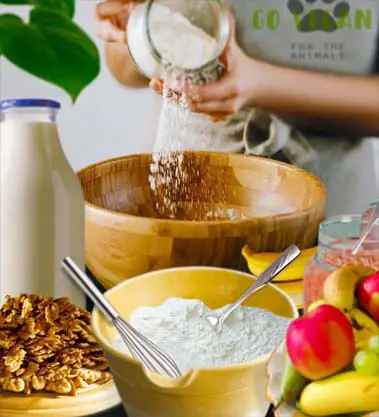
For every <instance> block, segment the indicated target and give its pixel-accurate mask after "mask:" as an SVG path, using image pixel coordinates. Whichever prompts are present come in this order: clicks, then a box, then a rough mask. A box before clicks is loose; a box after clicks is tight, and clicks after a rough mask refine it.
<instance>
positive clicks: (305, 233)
mask: <svg viewBox="0 0 379 417" xmlns="http://www.w3.org/2000/svg"><path fill="white" fill-rule="evenodd" d="M182 156H183V154H182ZM175 158H176V159H175ZM178 158H179V157H178V156H177V155H176V157H173V162H171V163H170V167H169V169H168V171H169V174H168V178H169V179H170V181H169V184H168V186H167V187H165V186H162V185H161V186H158V187H156V188H155V190H154V187H152V186H151V175H152V169H151V164H152V155H150V154H142V155H130V156H124V157H120V158H115V159H110V160H106V161H102V162H99V163H96V164H93V165H90V166H88V167H86V168H84V169H82V170H80V171H79V172H78V176H79V179H80V181H81V184H82V187H83V190H84V197H85V201H86V262H87V266H88V267H89V269H90V270H91V272H92V273H93V274H94V275H95V276H96V278H97V279H98V280H99V281H100V282H101V283H102V285H103V286H104V287H105V288H110V287H113V286H114V285H115V284H117V283H119V282H120V281H122V280H124V279H126V278H131V277H134V276H136V275H139V274H142V273H144V272H147V271H151V270H156V269H161V268H168V267H176V266H189V265H208V266H224V267H229V268H236V269H241V268H244V265H245V262H244V261H243V258H242V255H241V249H242V247H243V245H244V244H246V243H247V244H248V245H249V246H250V248H251V249H252V250H253V251H256V252H279V251H282V250H284V249H285V248H286V247H287V246H289V245H290V244H292V243H296V244H297V245H298V246H299V247H300V248H301V249H304V248H308V247H310V246H312V245H314V243H315V240H316V237H317V231H318V225H319V223H320V222H321V220H322V218H323V214H324V207H325V189H324V187H323V185H322V183H321V182H320V181H319V180H318V179H317V178H316V177H315V176H313V175H312V174H310V173H308V172H306V171H303V170H300V169H298V168H295V167H293V166H291V165H288V164H283V163H280V162H276V161H273V160H270V159H265V158H257V157H253V156H245V155H238V154H225V153H212V152H185V153H184V158H182V159H178ZM177 164H181V165H180V167H181V168H180V170H177V169H176V167H177ZM155 167H156V165H155ZM158 171H159V172H160V173H162V172H163V171H162V166H160V167H159V170H158ZM166 171H167V169H166ZM166 171H165V172H166ZM154 172H155V173H153V178H155V179H156V177H157V175H158V173H157V169H155V170H154ZM178 172H179V173H178ZM167 197H168V198H169V200H170V203H174V206H175V209H176V214H175V215H176V216H177V218H176V219H172V218H162V217H169V216H170V215H172V213H173V212H172V207H171V205H172V204H171V205H170V204H167V201H166V200H164V198H167ZM162 207H165V208H168V209H167V210H165V209H163V210H162ZM209 213H211V216H210V217H209ZM213 213H216V214H213ZM220 213H221V214H220ZM205 218H208V219H210V220H204V219H205ZM183 219H186V220H183ZM188 219H195V220H188ZM198 219H202V220H198Z"/></svg>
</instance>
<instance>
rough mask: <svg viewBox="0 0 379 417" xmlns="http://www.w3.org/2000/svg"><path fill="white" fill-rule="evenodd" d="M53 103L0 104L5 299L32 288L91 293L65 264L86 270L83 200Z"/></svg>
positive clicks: (76, 298) (1, 292) (0, 257)
mask: <svg viewBox="0 0 379 417" xmlns="http://www.w3.org/2000/svg"><path fill="white" fill-rule="evenodd" d="M59 109H60V104H59V103H58V102H56V101H53V100H40V99H14V100H4V101H0V158H1V159H0V185H1V188H0V303H2V302H3V301H4V298H5V296H6V295H8V294H9V295H12V296H14V295H17V294H19V293H33V294H41V295H44V296H53V297H69V298H70V300H71V301H72V302H73V303H75V304H77V305H79V306H81V307H85V297H84V296H83V294H82V293H81V292H80V290H78V289H77V287H76V286H75V285H74V284H72V283H71V282H70V281H69V280H68V279H67V278H66V277H65V275H64V273H63V271H62V270H61V267H60V264H61V261H62V259H63V258H64V257H65V256H71V257H72V258H73V259H75V261H76V262H77V263H78V265H80V266H81V267H82V268H83V267H84V200H83V194H82V190H81V186H80V183H79V181H78V179H77V177H76V175H75V173H74V171H73V170H72V168H71V166H70V164H69V163H68V161H67V159H66V156H65V154H64V152H63V149H62V146H61V143H60V140H59V136H58V129H57V125H56V117H57V114H58V111H59Z"/></svg>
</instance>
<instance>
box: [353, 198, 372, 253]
mask: <svg viewBox="0 0 379 417" xmlns="http://www.w3.org/2000/svg"><path fill="white" fill-rule="evenodd" d="M376 225H379V203H377V204H376V205H375V207H374V210H373V211H372V213H371V216H370V218H369V219H368V222H367V224H366V227H365V229H364V231H363V233H362V234H361V237H360V238H359V240H358V241H357V242H356V243H355V245H354V246H353V249H352V250H351V253H352V255H356V254H357V253H358V251H359V250H360V248H361V246H362V244H363V242H364V241H365V240H366V239H367V236H368V235H369V234H370V232H371V229H372V228H373V227H374V226H376Z"/></svg>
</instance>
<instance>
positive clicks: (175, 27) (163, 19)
mask: <svg viewBox="0 0 379 417" xmlns="http://www.w3.org/2000/svg"><path fill="white" fill-rule="evenodd" d="M150 33H151V39H152V41H153V44H154V46H155V48H156V50H157V51H158V52H159V53H160V55H161V56H162V57H163V58H164V61H165V63H169V64H170V65H173V66H177V67H180V68H186V69H194V68H200V67H201V66H203V65H204V64H206V63H208V62H209V61H211V60H212V59H213V58H214V57H215V54H216V51H217V47H218V43H217V41H216V39H215V38H213V37H211V36H210V35H209V34H208V33H206V32H204V31H203V30H202V29H200V28H199V27H197V26H195V25H193V24H192V23H191V22H190V21H189V20H188V19H187V18H186V17H185V16H184V15H182V14H181V13H179V12H176V11H174V10H172V9H170V8H169V7H167V6H164V5H162V4H158V3H155V4H154V6H153V8H152V13H151V17H150Z"/></svg>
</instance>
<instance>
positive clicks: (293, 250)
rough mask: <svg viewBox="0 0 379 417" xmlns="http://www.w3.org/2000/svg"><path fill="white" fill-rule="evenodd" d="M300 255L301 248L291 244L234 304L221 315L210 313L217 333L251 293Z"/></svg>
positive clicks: (211, 321)
mask: <svg viewBox="0 0 379 417" xmlns="http://www.w3.org/2000/svg"><path fill="white" fill-rule="evenodd" d="M299 255H300V250H299V248H298V247H297V246H296V245H291V246H289V247H288V248H287V249H286V250H285V251H284V252H283V253H282V254H281V255H280V256H279V257H278V258H277V259H275V261H274V262H273V263H272V264H271V265H270V266H269V267H268V268H266V269H265V270H264V271H263V272H262V274H261V275H260V276H259V277H258V278H257V279H256V280H255V281H254V284H252V285H251V286H250V287H249V288H248V289H247V290H246V291H245V292H244V293H243V294H242V295H241V296H240V297H239V298H238V300H237V301H235V302H234V303H233V304H231V305H230V306H229V307H228V308H227V309H226V310H225V311H224V312H223V313H222V315H221V316H212V315H208V316H207V319H208V321H209V322H210V323H211V325H212V326H213V327H214V329H215V330H216V332H217V333H221V330H222V326H223V324H224V322H225V320H226V319H227V317H229V315H230V314H231V313H232V312H233V311H234V310H235V309H236V308H237V307H238V306H239V305H240V304H242V303H243V302H244V301H245V300H246V299H247V298H249V297H250V295H251V294H253V293H254V292H256V291H258V290H260V289H261V288H262V287H264V286H265V285H266V284H268V283H269V282H271V281H272V280H273V279H274V278H275V277H276V276H277V275H279V274H280V272H282V271H283V269H285V268H287V266H288V265H289V264H290V263H292V262H293V261H294V260H295V259H296V258H297V257H298V256H299Z"/></svg>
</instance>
